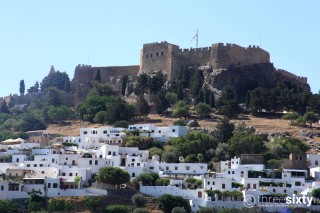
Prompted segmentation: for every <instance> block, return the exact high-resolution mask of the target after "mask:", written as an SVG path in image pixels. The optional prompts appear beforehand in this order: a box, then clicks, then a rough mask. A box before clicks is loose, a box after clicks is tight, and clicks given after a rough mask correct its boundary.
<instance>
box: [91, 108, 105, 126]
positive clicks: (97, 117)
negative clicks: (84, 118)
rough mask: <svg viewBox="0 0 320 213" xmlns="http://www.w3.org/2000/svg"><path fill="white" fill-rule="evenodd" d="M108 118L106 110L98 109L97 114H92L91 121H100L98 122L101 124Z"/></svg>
mask: <svg viewBox="0 0 320 213" xmlns="http://www.w3.org/2000/svg"><path fill="white" fill-rule="evenodd" d="M107 120H108V113H107V111H100V112H97V114H96V115H95V116H94V118H93V122H95V123H100V124H103V123H106V122H107Z"/></svg>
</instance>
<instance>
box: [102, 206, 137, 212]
mask: <svg viewBox="0 0 320 213" xmlns="http://www.w3.org/2000/svg"><path fill="white" fill-rule="evenodd" d="M132 210H133V207H132V206H126V205H111V206H108V207H107V208H106V211H105V213H130V212H132Z"/></svg>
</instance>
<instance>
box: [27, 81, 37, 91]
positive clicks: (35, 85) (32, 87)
mask: <svg viewBox="0 0 320 213" xmlns="http://www.w3.org/2000/svg"><path fill="white" fill-rule="evenodd" d="M27 91H28V93H29V94H37V93H39V82H38V81H36V83H35V84H34V85H33V86H31V87H30V88H29V89H28V90H27Z"/></svg>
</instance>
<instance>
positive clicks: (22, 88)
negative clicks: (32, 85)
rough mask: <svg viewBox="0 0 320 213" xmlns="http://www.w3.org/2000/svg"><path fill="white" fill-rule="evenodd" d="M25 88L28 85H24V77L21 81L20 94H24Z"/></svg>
mask: <svg viewBox="0 0 320 213" xmlns="http://www.w3.org/2000/svg"><path fill="white" fill-rule="evenodd" d="M25 89H26V87H25V85H24V80H23V79H22V80H21V81H20V88H19V91H20V95H24V92H25Z"/></svg>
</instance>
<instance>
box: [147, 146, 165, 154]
mask: <svg viewBox="0 0 320 213" xmlns="http://www.w3.org/2000/svg"><path fill="white" fill-rule="evenodd" d="M149 154H150V156H154V155H158V156H161V154H162V149H160V148H158V147H152V148H150V149H149Z"/></svg>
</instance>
